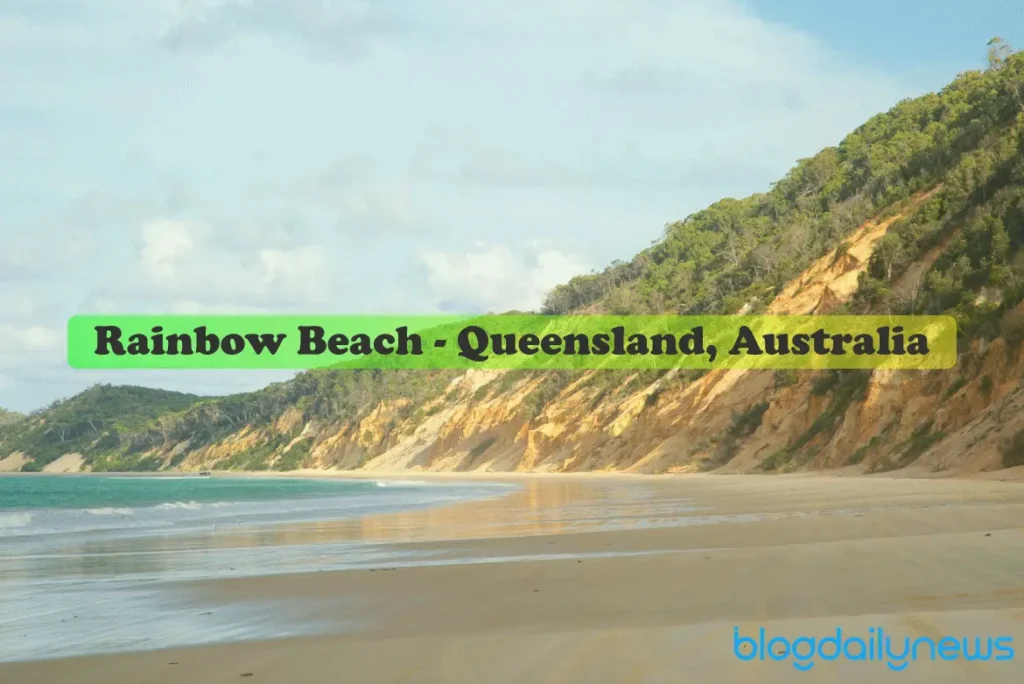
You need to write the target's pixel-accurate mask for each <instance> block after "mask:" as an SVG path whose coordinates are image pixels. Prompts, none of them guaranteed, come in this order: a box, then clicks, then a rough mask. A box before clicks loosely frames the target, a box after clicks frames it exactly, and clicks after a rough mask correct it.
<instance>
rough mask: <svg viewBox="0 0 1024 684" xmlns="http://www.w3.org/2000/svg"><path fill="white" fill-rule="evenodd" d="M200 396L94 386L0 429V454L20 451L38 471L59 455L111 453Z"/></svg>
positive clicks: (145, 389)
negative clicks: (127, 437) (124, 441)
mask: <svg viewBox="0 0 1024 684" xmlns="http://www.w3.org/2000/svg"><path fill="white" fill-rule="evenodd" d="M199 399H200V397H197V396H195V395H191V394H181V393H180V392H168V391H166V390H158V389H149V388H146V387H112V386H110V385H97V386H95V387H91V388H90V389H88V390H86V391H84V392H82V393H81V394H78V395H76V396H74V397H72V398H70V399H64V400H60V401H55V402H54V403H53V404H51V405H50V406H49V407H47V408H45V409H40V410H38V411H35V412H33V413H30V414H29V415H28V416H26V417H25V418H24V419H23V420H20V421H17V422H14V423H9V424H7V425H4V426H2V427H0V454H3V455H4V456H7V455H8V454H10V453H12V452H15V451H21V452H24V453H25V454H26V455H27V456H29V457H30V458H32V459H33V460H32V463H30V464H28V465H27V466H26V468H25V469H26V470H40V469H42V467H43V466H45V465H46V464H47V463H50V462H52V461H54V460H56V459H58V458H60V457H61V456H62V455H63V454H67V453H74V452H81V453H83V454H94V453H100V452H103V451H107V450H111V449H116V448H118V447H119V446H120V445H121V444H122V440H123V439H124V437H125V435H130V434H132V433H133V432H134V431H137V430H140V429H142V428H144V427H146V426H148V425H150V424H152V423H154V422H155V421H157V420H159V419H160V418H161V417H163V416H166V415H169V414H173V413H175V412H177V411H181V410H182V409H185V408H186V407H188V406H190V405H192V404H194V403H195V402H196V401H198V400H199Z"/></svg>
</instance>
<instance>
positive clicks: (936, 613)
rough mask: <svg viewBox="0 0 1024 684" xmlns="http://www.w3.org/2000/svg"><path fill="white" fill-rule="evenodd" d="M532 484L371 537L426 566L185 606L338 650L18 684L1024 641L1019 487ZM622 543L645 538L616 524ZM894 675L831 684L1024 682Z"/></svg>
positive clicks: (618, 676)
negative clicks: (314, 627) (274, 606)
mask: <svg viewBox="0 0 1024 684" xmlns="http://www.w3.org/2000/svg"><path fill="white" fill-rule="evenodd" d="M446 475H447V474H446ZM402 479H406V480H408V479H411V478H410V477H409V475H408V474H406V473H403V474H402ZM422 479H424V480H426V479H427V478H422ZM445 479H448V478H445ZM487 479H492V480H493V479H494V478H493V477H489V478H487ZM517 479H520V480H521V479H522V478H517ZM526 480H527V484H526V486H524V487H522V488H520V489H517V490H516V491H515V492H512V493H510V494H509V495H506V496H504V497H502V498H500V499H492V500H475V501H465V502H460V503H456V504H453V505H449V506H444V507H440V508H432V509H424V510H419V511H410V512H405V513H389V514H382V515H379V516H369V517H367V518H362V519H360V520H359V521H356V522H354V523H353V527H354V529H356V530H357V531H358V534H359V538H360V539H362V540H363V541H368V542H371V543H378V542H384V543H385V545H386V546H387V548H388V549H390V550H392V551H394V552H396V553H399V554H407V557H408V558H411V559H412V561H413V562H412V564H404V563H402V562H395V561H388V560H382V561H379V562H376V563H371V564H370V565H369V566H365V567H360V568H350V569H342V570H324V571H320V572H318V571H317V570H316V569H315V568H311V569H308V570H307V571H303V572H297V573H282V574H275V575H256V576H249V577H238V578H225V579H212V580H198V581H189V582H185V583H184V584H183V585H182V587H181V588H182V589H183V590H184V589H187V590H188V591H189V592H190V593H191V594H193V595H195V596H198V597H203V600H204V601H209V602H211V604H210V605H215V607H213V608H207V609H205V610H212V611H213V615H211V616H210V617H209V618H208V619H213V618H215V617H217V616H219V615H221V611H226V610H228V608H229V607H230V606H235V605H249V604H251V603H253V602H255V601H263V600H272V601H277V602H282V603H283V604H286V605H288V606H291V607H293V608H295V609H296V610H300V611H304V612H305V614H306V618H303V619H306V620H311V621H312V620H323V621H325V624H326V623H329V624H331V625H333V626H332V627H329V628H326V629H325V631H323V632H322V633H320V634H311V635H306V636H294V635H293V636H289V637H284V638H270V639H266V638H263V639H254V640H249V641H240V642H234V643H219V644H209V645H202V646H190V647H175V648H169V649H161V650H151V651H141V652H132V653H117V654H109V655H94V656H81V657H73V658H67V659H55V660H44V661H35V662H17V663H0V680H3V681H60V682H67V683H68V684H94V683H96V682H101V681H102V682H104V683H105V684H129V683H137V682H146V683H147V684H148V683H149V682H154V683H155V682H163V683H165V684H180V682H182V681H187V682H190V684H191V683H193V682H194V683H195V684H215V683H222V682H226V681H234V680H235V679H236V678H238V677H239V676H242V675H245V674H246V673H251V674H252V676H253V677H254V681H255V678H259V679H260V680H262V681H287V682H289V683H290V684H291V683H294V684H314V683H320V684H322V682H325V681H336V680H337V678H338V676H339V673H344V679H345V681H357V682H382V683H383V682H396V681H412V682H440V681H457V682H466V683H467V684H472V683H474V682H480V681H499V682H503V681H507V682H509V683H510V684H512V683H514V682H519V681H542V682H577V681H587V682H598V683H599V684H600V683H604V682H607V683H608V684H621V683H622V682H625V681H641V680H642V681H655V682H666V684H667V683H668V682H674V681H680V679H682V680H684V681H688V682H708V683H710V682H716V683H717V682H719V681H747V680H751V679H756V680H757V681H766V682H780V683H783V682H785V683H787V684H788V682H790V681H792V673H793V671H794V670H793V668H792V666H791V665H787V664H786V663H774V662H765V663H747V662H744V661H740V660H738V659H736V658H733V657H732V656H731V655H730V653H731V651H730V649H731V639H732V630H733V627H734V626H735V625H738V626H740V627H741V628H742V629H744V630H745V633H748V634H749V633H756V630H757V628H758V626H759V625H767V626H768V628H769V629H770V630H772V631H776V632H779V633H782V632H786V633H791V634H796V633H803V634H808V633H809V634H823V635H827V634H828V633H829V630H831V632H832V633H833V634H834V631H835V628H836V626H841V627H842V628H843V630H844V631H846V632H858V631H864V630H866V629H867V628H868V627H869V626H881V627H884V628H885V629H886V631H887V633H893V634H901V635H902V634H911V635H914V636H919V635H928V634H939V635H942V634H953V635H955V634H959V633H969V634H976V633H981V634H987V633H992V634H996V633H998V634H1012V635H1015V636H1017V638H1018V640H1020V639H1024V587H1022V586H1021V584H1020V579H1019V578H1020V577H1021V573H1022V571H1024V530H1022V529H1021V527H1020V523H1019V521H1020V519H1021V517H1022V515H1024V490H1022V489H1021V488H1019V487H1017V486H1015V483H1002V482H984V481H970V480H966V479H946V480H941V481H937V480H929V479H909V478H887V479H875V478H870V479H869V478H843V477H833V478H823V477H816V476H807V475H803V474H800V475H795V476H778V475H766V476H761V477H749V476H740V475H733V476H714V475H712V476H698V477H680V478H664V477H661V476H646V477H641V478H635V477H633V476H626V477H625V478H621V477H614V476H612V477H609V476H607V475H604V474H602V475H600V476H596V477H594V476H591V477H582V478H574V477H570V478H561V477H559V476H558V475H554V476H547V477H543V476H542V477H535V476H526ZM594 516H598V517H599V518H601V520H597V521H595V520H593V518H594ZM673 516H675V517H676V518H678V519H676V520H673ZM680 520H682V521H683V522H684V523H685V524H677V523H678V522H679V521H680ZM616 521H618V522H625V523H629V524H634V523H637V522H638V521H639V523H641V524H640V525H639V526H633V527H626V528H623V529H615V528H614V526H611V527H609V526H607V525H605V524H604V523H608V522H616ZM659 521H668V522H670V523H672V524H670V525H668V526H664V527H658V526H657V524H656V523H658V522H659ZM649 523H654V524H649ZM502 525H504V527H502ZM524 530H525V531H527V532H528V533H527V534H518V532H523V531H524ZM424 554H425V555H424ZM417 558H420V559H423V558H426V559H428V560H429V559H434V561H430V562H433V563H434V564H430V563H421V562H419V561H417V560H416V559H417ZM435 561H436V562H435ZM196 605H197V606H198V605H200V604H196ZM216 606H220V607H216ZM196 610H197V611H199V610H201V609H200V608H198V607H197V608H196ZM275 615H276V614H275ZM253 619H256V620H257V621H258V622H259V618H253ZM266 620H268V621H267V622H266V623H265V624H266V625H276V626H278V627H281V628H283V627H285V626H287V625H288V624H291V623H289V622H288V619H285V618H282V617H280V616H277V617H273V618H271V617H269V616H268V617H267V618H266ZM259 624H264V623H262V622H260V623H259ZM171 663H173V664H171ZM875 665H877V667H875V666H872V664H870V663H868V664H856V663H829V662H819V663H817V664H816V666H815V672H816V675H817V676H818V677H822V678H823V679H825V678H829V681H840V682H859V681H863V678H864V677H865V676H869V677H872V678H873V679H875V680H877V681H878V682H888V681H894V682H933V681H1000V682H1002V681H1006V682H1010V681H1015V677H1016V676H1017V675H1018V674H1019V672H1018V669H1017V668H1015V667H1014V666H1015V665H1016V664H1015V663H994V662H993V663H985V662H971V663H968V662H963V661H959V662H955V663H947V662H942V661H937V662H927V661H926V662H916V663H913V664H912V667H911V668H910V669H909V670H907V671H906V672H900V673H896V672H890V671H888V670H887V669H886V668H885V667H884V666H883V665H881V664H875ZM847 666H852V667H847ZM453 668H454V669H453ZM683 673H685V677H684V676H683ZM890 675H891V678H890ZM951 676H952V677H953V679H949V677H951Z"/></svg>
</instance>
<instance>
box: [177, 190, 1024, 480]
mask: <svg viewBox="0 0 1024 684" xmlns="http://www.w3.org/2000/svg"><path fill="white" fill-rule="evenodd" d="M930 194H931V193H927V194H923V195H920V196H918V197H916V198H914V199H913V200H912V201H911V202H910V203H909V204H908V206H907V207H905V208H904V213H909V212H913V211H915V210H916V208H917V207H919V206H920V204H921V203H922V202H923V201H924V200H926V199H927V198H928V197H929V196H930ZM898 218H899V216H892V217H890V218H887V219H886V220H879V221H872V222H869V223H867V224H865V225H863V226H862V227H861V228H859V229H858V230H857V231H855V232H854V234H852V235H851V236H850V237H849V238H848V239H847V240H846V242H845V244H844V245H843V246H842V247H840V248H839V249H838V250H835V251H833V252H832V253H830V254H827V255H825V256H824V257H822V258H821V259H820V260H818V261H817V262H815V263H814V264H812V265H811V267H810V268H808V269H807V270H806V271H805V272H804V273H803V274H801V276H800V277H799V278H797V279H795V280H794V281H793V282H791V283H790V284H789V285H788V286H787V287H786V288H784V289H783V291H782V292H781V293H780V294H779V295H778V296H777V297H776V298H775V299H774V300H773V301H772V302H770V303H769V304H768V306H767V310H766V313H769V314H776V315H795V314H811V313H815V314H824V313H829V312H831V311H833V310H834V309H835V308H836V307H837V306H840V305H842V304H843V303H844V302H847V301H848V300H849V299H850V298H851V297H852V296H853V294H854V292H855V291H856V289H857V283H858V278H859V276H860V274H861V272H862V271H864V270H865V268H866V267H867V264H868V260H869V259H870V257H871V254H872V251H873V249H874V247H875V245H876V244H877V243H878V241H879V239H881V237H882V236H883V235H884V234H885V232H886V230H887V229H888V227H889V226H890V225H891V224H892V222H893V221H895V220H896V219H898ZM942 247H943V246H941V245H940V246H939V247H938V248H936V249H935V250H932V252H930V253H929V254H928V255H926V256H925V258H924V259H923V260H922V261H921V262H919V263H917V264H914V265H913V266H912V267H911V268H910V269H908V271H907V273H906V275H905V276H904V277H903V278H902V280H901V281H899V283H898V285H897V287H898V288H902V289H904V290H906V291H910V290H911V289H913V288H915V287H917V282H916V281H915V279H919V278H921V277H922V276H923V274H924V273H925V272H927V270H928V268H929V266H930V264H931V263H932V262H934V260H935V259H936V258H937V257H938V256H939V254H941V250H942ZM1022 366H1024V357H1022V353H1021V349H1020V348H1017V349H1009V348H1008V347H1007V345H1006V343H1005V342H1004V341H1003V340H1001V339H997V340H995V341H993V342H991V343H989V344H987V345H982V344H977V343H976V344H975V345H974V347H972V348H971V349H970V350H969V351H968V352H967V353H965V354H963V355H962V356H961V361H960V366H959V367H958V368H957V369H955V370H954V371H936V372H919V371H918V372H899V371H876V372H874V373H871V374H859V375H858V376H857V378H860V379H857V378H855V379H854V380H852V383H853V384H852V385H851V384H850V383H851V381H850V380H841V381H839V384H836V383H835V382H831V384H830V381H829V379H828V378H824V377H823V374H822V373H819V372H809V371H808V372H799V373H776V372H772V371H737V370H715V371H711V372H708V373H706V374H705V375H703V376H702V377H700V378H698V379H696V380H694V381H691V382H684V381H683V380H682V379H681V377H680V375H679V374H678V373H675V372H669V373H667V374H665V375H663V376H662V377H660V378H658V379H657V380H655V381H653V382H647V381H644V380H643V379H642V376H640V375H639V374H637V375H634V376H632V377H623V378H620V379H619V380H620V381H617V382H616V383H615V384H613V385H611V386H610V385H609V383H607V382H602V381H601V378H599V377H598V376H599V375H600V374H599V373H596V372H593V371H592V372H588V373H583V374H580V375H578V376H575V377H574V378H572V379H571V380H570V381H568V382H566V383H564V384H563V385H560V386H558V387H557V391H555V392H553V393H552V392H548V391H545V386H546V385H549V384H550V378H548V379H545V376H544V375H541V374H537V373H520V374H518V375H514V374H513V375H510V374H509V372H506V371H470V372H467V373H466V374H464V375H462V376H461V377H458V378H456V379H455V380H454V381H452V382H451V384H450V385H448V386H447V388H445V389H444V391H443V392H442V393H441V394H440V395H439V396H437V397H436V398H435V399H433V400H431V401H430V402H428V403H426V404H424V405H422V406H418V407H410V406H409V405H408V400H401V401H393V402H381V403H379V404H378V405H376V406H375V407H374V408H373V409H372V410H371V411H370V412H369V413H367V414H365V415H364V416H363V417H362V418H361V419H359V420H357V421H351V422H342V423H323V424H321V423H317V422H316V421H312V422H306V421H304V418H303V414H302V412H300V411H298V410H290V411H287V412H285V413H284V414H283V415H282V416H281V417H280V418H279V419H278V420H277V421H276V423H274V424H273V425H272V426H271V427H267V428H263V429H260V430H257V429H254V428H251V427H246V428H244V429H242V430H240V431H239V432H237V433H236V434H234V435H232V436H231V437H229V438H228V439H225V440H222V441H221V442H219V443H217V444H215V445H213V446H209V447H204V448H201V449H198V450H195V451H189V449H188V446H187V444H177V445H168V446H167V447H165V448H163V449H161V450H160V453H161V454H163V455H165V456H167V455H169V453H170V451H174V452H176V453H178V454H184V455H185V458H184V459H183V460H182V459H180V458H179V459H178V460H179V461H180V467H182V468H183V469H205V468H217V467H225V466H226V465H227V464H229V463H230V462H231V459H232V458H233V457H235V456H237V455H238V454H241V453H246V452H247V451H250V450H252V449H253V448H255V447H257V445H260V444H266V443H268V442H269V443H273V444H276V445H277V446H275V447H274V448H273V450H272V453H269V454H268V455H267V461H268V462H269V463H270V466H271V467H272V468H273V467H277V468H279V469H280V468H282V467H283V466H284V465H285V464H286V463H289V464H291V465H293V466H295V467H298V466H300V465H301V466H302V467H306V468H322V469H326V468H331V469H335V468H336V469H363V470H368V471H377V472H384V471H388V472H394V471H470V470H484V471H534V472H570V471H583V470H586V471H602V470H607V471H625V472H641V473H659V472H688V471H698V470H699V471H707V470H718V471H721V472H750V471H754V470H759V469H760V470H795V469H825V468H836V467H841V466H858V467H860V468H863V469H865V470H867V471H880V470H893V469H896V468H902V467H907V466H911V465H914V466H915V467H919V468H924V469H926V470H929V471H952V472H959V473H969V472H976V471H980V470H989V469H995V468H999V467H1002V466H1001V459H1002V451H1004V450H1005V448H1004V445H1005V444H1006V443H1007V440H1008V439H1009V438H1011V437H1012V436H1014V435H1016V434H1017V433H1018V432H1020V431H1021V430H1022V429H1024V410H1022V409H1024V393H1022V392H1021V391H1020V382H1019V380H1020V375H1021V371H1022ZM637 380H640V382H637ZM410 408H416V409H418V410H416V411H410V410H409V409H410ZM300 448H301V449H303V451H302V452H301V453H299V455H300V456H301V458H296V457H295V456H296V453H298V452H295V453H292V458H291V459H290V460H288V459H289V452H291V451H292V450H293V449H300ZM169 450H170V451H169ZM307 450H308V453H307Z"/></svg>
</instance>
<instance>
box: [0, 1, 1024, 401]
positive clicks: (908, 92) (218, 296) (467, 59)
mask: <svg viewBox="0 0 1024 684" xmlns="http://www.w3.org/2000/svg"><path fill="white" fill-rule="evenodd" d="M1021 27H1024V3H1021V2H1019V0H990V1H989V0H963V1H954V0H884V1H883V0H860V1H859V2H857V3H852V2H847V3H835V2H820V0H628V1H627V0H516V2H508V1H506V2H498V1H497V0H475V1H472V2H471V1H469V0H416V1H413V0H333V1H332V0H191V1H190V0H146V2H140V1H139V0H0V407H5V408H8V409H14V410H19V411H30V410H34V409H37V408H40V407H43V406H45V405H48V404H49V403H50V402H52V401H54V400H55V399H58V398H62V397H68V396H71V395H73V394H75V393H77V392H79V391H81V390H83V389H85V388H86V387H88V386H90V385H92V384H95V383H98V382H103V383H112V384H141V385H147V386H153V387H163V388H167V389H176V390H181V391H190V392H196V393H200V394H225V393H230V392H236V391H244V390H251V389H255V388H257V387H260V386H263V385H265V384H266V383H268V382H270V381H274V380H279V379H283V378H285V377H287V376H288V374H287V373H285V374H282V373H279V372H260V371H250V372H232V371H203V372H185V371H175V372H167V371H151V372H138V371H134V372H129V371H122V372H117V371H111V372H89V371H75V370H72V369H70V368H68V367H67V363H66V349H65V339H64V338H65V325H66V321H67V319H68V317H70V316H72V315H75V314H79V313H154V314H159V313H207V312H208V313H259V312H266V313H277V312H288V313H320V312H324V313H337V314H362V313H391V314H401V313H431V312H445V313H474V312H486V311H501V310H508V309H513V308H517V309H530V308H535V307H537V306H539V304H540V303H541V302H542V301H543V298H544V294H545V293H546V292H547V291H548V290H550V289H551V288H552V287H553V286H555V285H557V284H559V283H562V282H565V281H566V280H568V279H569V278H571V277H572V276H574V275H578V274H582V273H586V272H589V271H590V270H592V269H601V268H603V267H604V266H605V265H607V264H608V263H609V262H611V261H612V260H615V259H629V258H630V257H631V256H632V255H633V254H635V253H636V252H637V251H639V250H641V249H643V248H644V247H646V246H648V245H649V244H651V242H652V241H654V240H656V239H658V238H659V237H660V236H661V234H662V233H663V231H664V226H665V224H667V223H669V222H671V221H674V220H678V219H681V218H684V217H685V216H686V215H688V214H690V213H692V212H694V211H697V210H699V209H701V208H703V207H705V206H707V205H708V204H710V203H712V202H714V201H716V200H718V199H720V198H722V197H727V196H734V197H742V196H745V195H748V194H750V193H753V192H759V191H763V190H765V189H767V188H768V187H769V184H770V183H771V182H772V181H774V180H777V179H778V178H780V177H781V176H782V175H784V174H785V172H786V171H787V170H788V169H789V168H790V167H791V166H792V165H793V163H794V162H795V161H796V160H797V159H800V158H803V157H807V156H810V155H812V154H814V153H815V152H817V151H818V150H819V149H821V148H822V147H825V146H828V145H834V144H836V143H838V142H839V141H840V140H841V139H842V137H843V136H844V135H845V134H846V133H848V132H850V131H851V130H852V129H854V128H855V127H857V126H858V125H859V124H861V123H863V121H864V120H866V119H867V118H868V117H870V116H871V115H873V114H875V113H877V112H879V111H882V110H885V109H888V108H889V107H891V106H892V105H894V104H895V103H897V102H898V101H899V100H900V99H902V98H905V97H911V96H915V95H919V94H922V93H924V92H927V91H930V90H935V89H938V88H941V87H942V86H943V85H945V84H946V83H947V82H949V81H950V80H951V79H952V78H953V77H954V76H955V75H956V74H957V73H958V72H960V71H964V70H967V69H974V68H980V67H982V66H983V65H984V59H985V43H986V42H987V41H988V40H989V39H990V38H992V37H993V36H996V35H999V36H1001V37H1003V38H1004V39H1006V40H1009V41H1010V42H1011V43H1017V44H1021V45H1024V34H1022V28H1021Z"/></svg>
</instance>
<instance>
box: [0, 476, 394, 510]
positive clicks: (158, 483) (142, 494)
mask: <svg viewBox="0 0 1024 684" xmlns="http://www.w3.org/2000/svg"><path fill="white" fill-rule="evenodd" d="M374 489H376V485H375V483H374V482H372V481H363V482H354V481H351V480H347V481H342V480H335V481H324V480H306V479H298V478H290V479H286V478H278V479H270V478H267V479H263V478H221V477H116V476H111V477H102V476H79V477H75V476H68V475H52V476H46V475H39V476H31V477H23V476H19V477H0V510H32V509H37V508H84V509H91V508H101V507H111V508H138V507H146V506H158V505H160V504H172V503H176V502H195V503H197V504H202V503H226V502H232V501H273V500H283V499H308V498H314V497H329V496H344V495H346V494H354V493H357V492H368V491H372V490H374Z"/></svg>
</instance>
